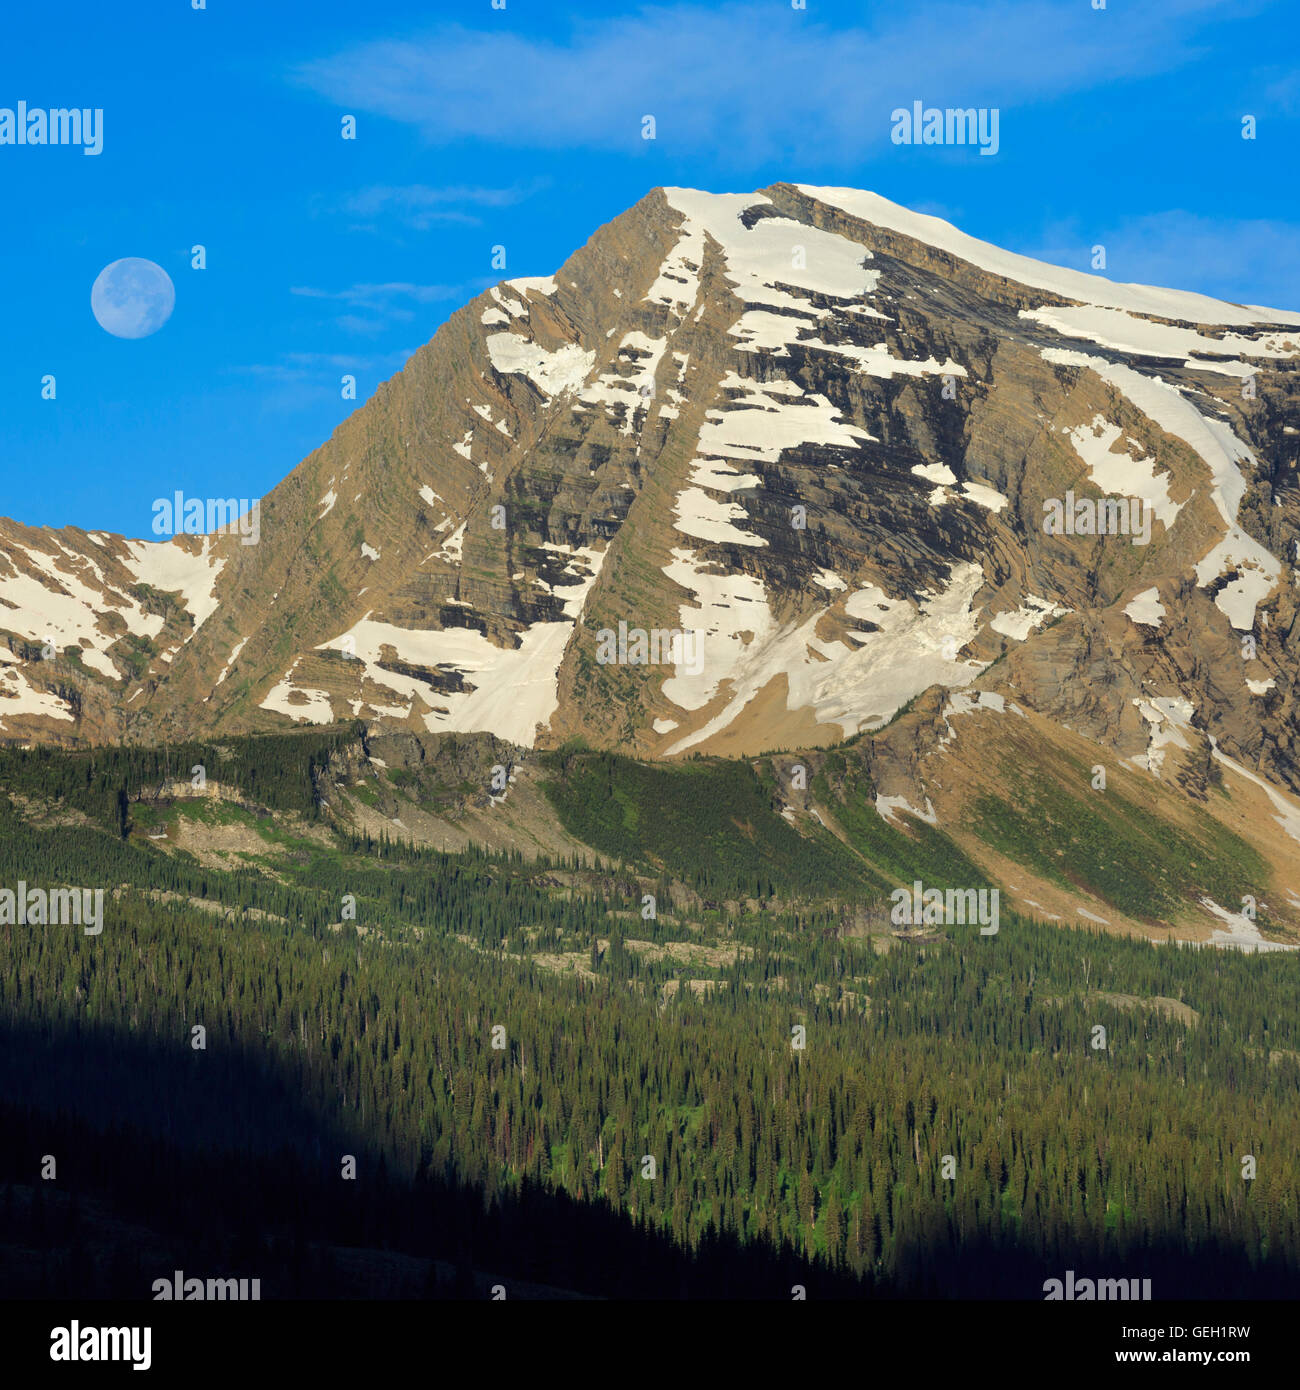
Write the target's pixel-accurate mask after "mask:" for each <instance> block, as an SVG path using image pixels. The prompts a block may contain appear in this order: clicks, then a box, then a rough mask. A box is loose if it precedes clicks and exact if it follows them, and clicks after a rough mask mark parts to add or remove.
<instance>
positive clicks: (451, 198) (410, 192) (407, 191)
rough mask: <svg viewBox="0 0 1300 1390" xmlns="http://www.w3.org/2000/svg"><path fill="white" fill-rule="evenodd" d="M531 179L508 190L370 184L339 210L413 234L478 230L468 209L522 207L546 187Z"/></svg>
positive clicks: (476, 220)
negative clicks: (457, 226) (455, 227)
mask: <svg viewBox="0 0 1300 1390" xmlns="http://www.w3.org/2000/svg"><path fill="white" fill-rule="evenodd" d="M547 182H548V181H547V180H546V179H542V178H537V179H532V180H530V181H528V182H526V183H520V184H514V185H512V186H510V187H509V188H484V187H477V186H473V185H467V184H457V185H452V186H449V187H443V188H439V187H435V186H433V185H430V184H426V183H408V184H372V185H371V186H370V187H368V188H362V189H360V190H359V191H358V192H356V193H353V194H352V195H351V196H350V197H348V198H346V199H344V200H343V202H342V204H341V205H340V210H341V211H343V212H345V213H348V214H350V215H351V216H353V217H357V218H363V219H365V220H366V221H367V222H369V223H371V224H375V223H378V222H381V221H386V220H391V221H394V222H397V223H399V224H400V225H401V226H404V227H410V228H413V229H414V230H416V231H428V229H429V228H430V227H433V226H436V225H438V224H439V223H449V222H451V223H454V222H459V223H464V224H466V225H469V226H477V225H479V224H480V223H481V222H482V218H481V217H478V216H476V215H475V214H474V213H473V212H470V211H468V210H467V209H470V208H478V209H482V208H504V207H512V206H513V205H514V204H516V203H521V202H523V201H524V199H525V198H530V197H532V195H533V194H534V193H537V192H540V191H541V190H542V189H543V188H545V187H546V186H547Z"/></svg>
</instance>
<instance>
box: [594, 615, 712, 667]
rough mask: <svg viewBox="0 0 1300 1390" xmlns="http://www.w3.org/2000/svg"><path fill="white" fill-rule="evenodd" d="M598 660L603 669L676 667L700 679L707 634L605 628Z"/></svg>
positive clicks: (598, 637) (598, 638)
mask: <svg viewBox="0 0 1300 1390" xmlns="http://www.w3.org/2000/svg"><path fill="white" fill-rule="evenodd" d="M596 660H597V662H599V664H600V665H602V666H676V667H678V668H680V669H682V670H685V671H688V672H689V673H690V674H691V675H693V676H698V675H699V674H700V672H701V671H702V670H703V669H704V634H703V633H702V632H699V631H696V630H695V629H691V630H690V631H688V632H683V631H682V630H681V629H680V628H675V627H668V628H663V627H654V628H650V629H649V630H648V631H647V629H645V628H643V627H628V625H627V624H626V623H625V622H620V623H619V625H618V631H617V632H616V631H615V630H614V629H613V628H609V627H603V628H601V629H600V631H599V632H598V633H597V634H596Z"/></svg>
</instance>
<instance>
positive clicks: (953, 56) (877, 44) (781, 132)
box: [292, 0, 1237, 215]
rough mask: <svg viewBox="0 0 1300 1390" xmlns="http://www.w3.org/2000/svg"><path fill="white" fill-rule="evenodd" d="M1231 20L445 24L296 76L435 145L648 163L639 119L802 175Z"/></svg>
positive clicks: (720, 152) (1173, 46)
mask: <svg viewBox="0 0 1300 1390" xmlns="http://www.w3.org/2000/svg"><path fill="white" fill-rule="evenodd" d="M1236 10H1237V6H1236V5H1235V3H1234V0H1162V3H1161V4H1159V5H1141V6H1131V7H1130V6H1119V5H1117V6H1115V7H1114V8H1113V9H1108V10H1101V11H1098V10H1094V9H1092V7H1091V6H1090V5H1088V4H1086V3H1077V4H1069V5H1062V4H1060V3H1052V2H1051V0H1000V2H999V0H995V3H991V4H982V5H978V6H975V5H970V4H967V3H960V4H959V3H946V4H939V5H926V6H924V7H912V6H888V7H884V6H881V7H874V8H868V7H865V6H864V7H863V19H862V27H858V28H854V29H849V30H843V29H838V30H837V29H832V28H829V27H827V26H825V25H823V24H821V23H819V22H818V21H817V20H816V18H815V17H814V16H813V15H812V14H810V13H809V12H808V11H799V10H794V9H792V8H790V7H788V6H785V7H782V6H779V5H764V6H756V5H738V4H730V5H724V6H721V7H719V8H712V9H706V8H701V7H697V6H679V7H672V8H669V7H651V8H646V9H643V10H641V11H640V12H638V13H636V14H632V15H613V16H609V17H605V18H600V19H594V20H592V19H584V20H583V21H582V22H581V24H580V25H577V26H575V27H574V29H573V30H572V31H571V32H569V33H568V34H566V35H562V36H561V38H559V39H542V38H537V37H533V36H528V35H524V34H518V33H512V32H505V31H502V30H500V29H498V28H496V27H495V26H494V28H493V29H492V30H491V31H476V30H471V29H467V28H465V27H463V26H459V25H447V26H442V27H439V28H437V29H435V30H434V31H432V32H430V33H427V34H424V35H422V36H421V37H418V38H411V39H404V40H384V41H376V42H369V43H362V44H358V45H354V46H351V47H349V48H346V49H344V50H343V51H341V52H338V53H335V54H333V55H332V56H329V57H325V58H321V59H318V60H315V61H312V62H308V63H304V64H302V65H300V66H299V67H298V68H296V69H295V70H294V71H293V73H292V78H293V80H295V81H297V82H299V83H301V84H302V85H304V86H306V87H307V88H309V89H311V90H312V91H315V92H317V93H318V94H319V95H321V96H323V97H325V98H327V99H328V100H329V101H331V102H333V103H335V104H337V105H338V106H340V107H341V108H342V109H345V110H348V111H351V112H354V113H358V114H362V113H364V114H367V115H370V116H382V117H385V118H388V119H391V120H395V121H400V122H404V123H407V124H410V125H413V126H416V127H417V128H418V129H419V130H420V132H421V133H422V134H423V136H424V137H425V138H426V139H427V140H429V141H430V142H433V143H439V144H449V143H453V142H460V141H467V140H469V141H474V140H478V141H483V142H486V143H489V144H495V145H504V146H513V147H516V148H543V149H545V148H552V149H604V150H621V151H624V152H629V151H633V150H638V149H642V150H643V149H644V148H645V144H646V142H643V141H642V140H641V120H642V117H643V116H645V115H653V116H654V117H655V120H656V125H657V134H656V138H657V140H658V142H659V144H660V146H661V147H663V146H665V145H671V146H674V147H675V148H676V149H678V150H691V151H699V150H703V149H707V150H708V151H709V152H710V153H712V154H713V156H714V157H715V158H717V159H718V160H719V161H721V162H731V163H734V164H738V165H739V164H744V163H749V162H754V161H758V160H771V159H780V158H792V157H798V159H799V160H800V161H801V167H806V166H807V165H808V164H810V163H813V162H818V163H825V162H828V161H833V160H837V159H841V158H844V157H845V156H848V155H859V156H860V155H861V153H862V151H863V149H864V148H866V147H869V146H872V145H879V144H880V143H882V142H885V141H887V140H888V136H889V113H890V111H891V110H893V109H894V108H895V107H897V106H900V105H910V104H911V102H912V101H914V100H918V99H919V100H923V101H925V102H927V103H929V104H933V105H961V106H981V105H990V106H1000V107H1011V106H1016V105H1022V104H1028V103H1032V102H1035V101H1042V100H1048V99H1054V98H1057V97H1061V96H1064V95H1068V94H1070V93H1074V92H1080V91H1087V90H1090V89H1094V88H1101V87H1106V86H1112V85H1113V84H1115V83H1116V82H1120V81H1123V80H1125V79H1129V78H1134V77H1141V76H1146V75H1150V74H1153V73H1158V72H1167V71H1170V70H1172V69H1175V68H1177V67H1179V66H1180V65H1182V64H1185V63H1187V62H1189V61H1191V60H1193V59H1195V58H1197V57H1201V56H1203V55H1204V54H1205V53H1206V52H1207V51H1208V40H1205V41H1203V40H1202V39H1201V37H1200V35H1199V31H1200V30H1202V28H1204V27H1205V26H1206V25H1207V24H1208V23H1209V22H1211V21H1215V20H1218V19H1221V18H1223V17H1225V16H1227V17H1231V16H1232V14H1233V13H1235V12H1236ZM438 206H439V205H437V204H433V203H431V204H428V205H427V206H426V207H425V213H426V214H428V215H432V214H434V213H436V211H437V210H438Z"/></svg>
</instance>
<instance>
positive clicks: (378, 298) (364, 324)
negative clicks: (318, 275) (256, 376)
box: [289, 280, 487, 335]
mask: <svg viewBox="0 0 1300 1390" xmlns="http://www.w3.org/2000/svg"><path fill="white" fill-rule="evenodd" d="M486 283H487V281H485V280H484V281H477V280H476V281H472V282H466V283H464V284H459V285H416V284H412V283H410V282H409V281H404V280H390V281H386V282H384V283H383V284H358V285H348V286H346V287H345V288H344V289H340V290H324V289H317V288H316V287H314V286H312V285H292V286H290V289H289V293H290V294H294V295H297V296H299V297H300V298H302V299H319V300H325V301H327V302H330V303H336V304H343V305H346V306H347V308H348V309H349V310H352V311H353V312H350V313H346V314H340V315H339V316H337V317H336V318H335V319H334V323H335V324H336V325H337V326H338V327H339V328H341V329H343V330H344V332H347V333H365V334H370V335H374V334H377V333H381V332H383V331H384V330H385V329H386V328H389V327H391V326H392V325H393V324H395V323H410V322H412V321H413V320H414V319H415V317H416V312H415V310H414V309H412V308H410V307H409V305H410V304H417V305H418V304H437V303H445V302H446V301H448V300H454V301H456V302H457V303H460V302H462V301H464V300H466V299H470V298H472V297H473V296H474V295H475V294H477V293H478V291H479V290H481V289H482V288H483V287H484V286H485V285H486Z"/></svg>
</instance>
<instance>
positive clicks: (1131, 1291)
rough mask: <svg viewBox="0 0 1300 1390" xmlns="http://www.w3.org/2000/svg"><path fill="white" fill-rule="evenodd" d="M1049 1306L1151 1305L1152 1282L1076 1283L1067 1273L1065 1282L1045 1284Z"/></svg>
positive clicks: (1142, 1280) (1049, 1281)
mask: <svg viewBox="0 0 1300 1390" xmlns="http://www.w3.org/2000/svg"><path fill="white" fill-rule="evenodd" d="M1043 1301H1044V1302H1045V1303H1057V1302H1062V1301H1063V1302H1067V1303H1088V1302H1096V1303H1116V1302H1121V1303H1133V1302H1138V1303H1149V1302H1150V1301H1151V1280H1150V1279H1076V1278H1075V1277H1074V1270H1072V1269H1067V1270H1066V1271H1065V1278H1064V1279H1063V1280H1062V1279H1048V1280H1046V1281H1045V1282H1044V1284H1043Z"/></svg>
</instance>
